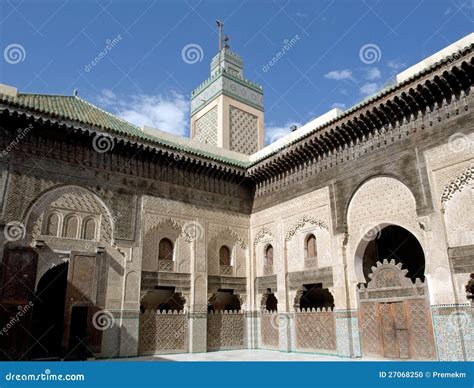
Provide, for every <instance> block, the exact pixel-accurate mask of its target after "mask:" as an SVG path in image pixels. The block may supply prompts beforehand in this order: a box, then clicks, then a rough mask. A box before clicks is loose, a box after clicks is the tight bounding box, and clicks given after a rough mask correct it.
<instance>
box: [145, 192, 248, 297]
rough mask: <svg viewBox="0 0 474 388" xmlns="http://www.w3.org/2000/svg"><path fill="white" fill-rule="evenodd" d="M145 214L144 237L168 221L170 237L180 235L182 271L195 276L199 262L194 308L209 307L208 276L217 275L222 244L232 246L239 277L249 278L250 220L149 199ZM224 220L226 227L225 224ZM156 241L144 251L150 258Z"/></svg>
mask: <svg viewBox="0 0 474 388" xmlns="http://www.w3.org/2000/svg"><path fill="white" fill-rule="evenodd" d="M143 213H144V219H145V222H144V230H143V235H144V236H147V234H148V233H149V231H150V230H153V228H154V227H156V226H157V225H159V224H161V223H163V221H164V220H167V221H166V222H167V225H168V233H170V234H171V235H172V234H173V233H174V234H176V232H179V237H178V238H177V249H178V251H177V254H176V255H177V257H178V268H182V269H183V271H184V272H191V268H193V264H192V261H193V260H195V263H194V270H193V278H192V279H191V283H192V288H193V289H194V294H193V292H192V293H191V294H192V295H191V297H192V301H191V304H198V303H199V304H204V302H206V303H207V300H208V295H207V274H216V271H217V268H218V265H217V264H218V260H217V257H218V254H217V255H216V252H218V251H217V249H218V248H217V247H218V245H219V246H220V244H222V243H227V244H229V245H232V247H233V248H234V249H233V252H234V254H235V256H234V258H235V260H236V261H235V263H236V266H235V269H236V271H237V272H236V276H242V277H246V276H247V256H248V250H249V238H248V234H249V232H248V231H249V216H246V215H243V214H239V213H233V212H223V211H217V210H212V209H211V208H203V207H197V206H194V205H191V204H184V203H182V202H178V201H172V200H166V199H161V198H156V197H148V196H146V197H144V198H143ZM223 220H225V224H224V223H222V221H223ZM172 225H175V226H172ZM176 225H178V226H176ZM150 236H152V235H150ZM153 241H156V239H155V238H154V237H150V241H149V242H144V244H148V245H147V248H146V249H145V246H144V251H143V252H144V255H145V256H146V257H148V258H149V257H150V253H149V252H150V251H151V250H152V249H153V246H154V245H153V244H154V242H153ZM187 241H191V242H190V243H188V242H187ZM150 244H151V245H150ZM145 256H144V261H143V263H142V265H145V266H147V265H149V260H148V258H145ZM244 302H245V303H248V302H247V301H244ZM206 305H207V304H206Z"/></svg>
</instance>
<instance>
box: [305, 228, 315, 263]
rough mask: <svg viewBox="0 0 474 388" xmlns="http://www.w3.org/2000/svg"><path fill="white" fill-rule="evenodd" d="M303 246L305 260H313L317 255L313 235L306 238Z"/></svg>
mask: <svg viewBox="0 0 474 388" xmlns="http://www.w3.org/2000/svg"><path fill="white" fill-rule="evenodd" d="M305 245H306V246H305V252H306V258H308V259H311V258H315V257H316V256H317V255H318V250H317V247H316V237H314V234H310V235H309V236H308V237H306V244H305Z"/></svg>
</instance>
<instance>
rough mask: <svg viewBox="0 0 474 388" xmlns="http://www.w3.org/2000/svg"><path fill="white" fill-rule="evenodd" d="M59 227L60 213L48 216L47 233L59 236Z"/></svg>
mask: <svg viewBox="0 0 474 388" xmlns="http://www.w3.org/2000/svg"><path fill="white" fill-rule="evenodd" d="M58 228H59V214H57V213H52V214H50V215H49V217H48V221H47V222H46V232H45V233H46V234H47V235H48V236H57V235H58Z"/></svg>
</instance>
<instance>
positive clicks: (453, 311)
mask: <svg viewBox="0 0 474 388" xmlns="http://www.w3.org/2000/svg"><path fill="white" fill-rule="evenodd" d="M431 310H432V313H433V326H434V330H435V337H436V345H437V350H438V359H439V360H440V361H463V360H469V361H474V318H473V313H472V312H471V311H470V310H471V309H470V307H469V306H468V305H454V304H453V305H438V306H432V307H431Z"/></svg>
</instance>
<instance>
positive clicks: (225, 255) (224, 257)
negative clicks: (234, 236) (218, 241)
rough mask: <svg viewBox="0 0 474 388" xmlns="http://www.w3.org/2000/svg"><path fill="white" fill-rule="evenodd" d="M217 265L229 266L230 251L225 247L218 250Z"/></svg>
mask: <svg viewBox="0 0 474 388" xmlns="http://www.w3.org/2000/svg"><path fill="white" fill-rule="evenodd" d="M219 263H220V265H228V266H230V265H231V260H230V249H229V248H228V247H226V246H225V245H223V246H221V249H220V250H219Z"/></svg>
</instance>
